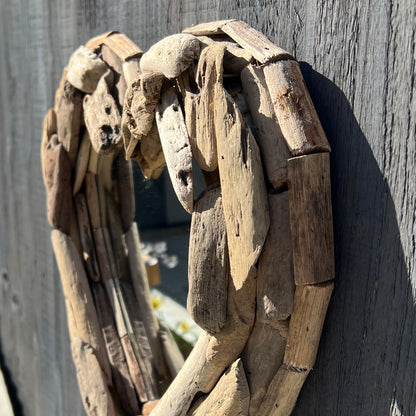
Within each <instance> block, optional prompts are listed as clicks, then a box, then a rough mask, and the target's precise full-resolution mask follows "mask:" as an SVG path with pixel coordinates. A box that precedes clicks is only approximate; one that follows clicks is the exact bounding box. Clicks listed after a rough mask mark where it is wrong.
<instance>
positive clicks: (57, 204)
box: [43, 134, 73, 234]
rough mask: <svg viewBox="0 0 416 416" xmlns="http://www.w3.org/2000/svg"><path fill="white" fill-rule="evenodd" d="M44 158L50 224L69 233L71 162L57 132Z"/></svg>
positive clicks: (71, 214) (71, 213) (71, 211)
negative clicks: (59, 141)
mask: <svg viewBox="0 0 416 416" xmlns="http://www.w3.org/2000/svg"><path fill="white" fill-rule="evenodd" d="M43 158H44V159H43V169H44V170H43V175H44V178H45V187H46V196H47V211H48V221H49V224H50V225H51V226H52V227H54V228H57V229H59V230H61V231H63V232H64V233H65V234H69V232H70V229H71V217H72V216H73V206H72V186H71V162H70V160H69V157H68V153H67V152H66V150H65V149H64V147H63V144H62V143H58V137H57V135H56V134H54V135H53V136H52V138H51V139H50V141H49V144H48V145H47V148H46V150H45V151H44V152H43Z"/></svg>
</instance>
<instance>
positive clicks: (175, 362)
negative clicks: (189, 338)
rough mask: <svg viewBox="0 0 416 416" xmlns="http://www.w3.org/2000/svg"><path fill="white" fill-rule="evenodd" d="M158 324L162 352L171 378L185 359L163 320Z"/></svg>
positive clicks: (175, 374)
mask: <svg viewBox="0 0 416 416" xmlns="http://www.w3.org/2000/svg"><path fill="white" fill-rule="evenodd" d="M159 325H160V329H159V338H160V342H161V344H162V349H163V354H164V356H165V360H166V364H167V366H168V369H169V372H170V375H171V377H172V379H174V378H175V377H176V376H177V374H178V373H179V371H180V369H181V368H182V367H183V364H184V362H185V360H184V358H183V356H182V353H181V352H180V350H179V348H178V344H177V343H176V341H175V339H174V338H173V335H172V333H171V332H170V329H169V328H168V327H167V326H166V325H165V324H164V323H163V322H160V323H159Z"/></svg>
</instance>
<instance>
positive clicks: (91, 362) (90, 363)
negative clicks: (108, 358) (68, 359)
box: [71, 337, 122, 416]
mask: <svg viewBox="0 0 416 416" xmlns="http://www.w3.org/2000/svg"><path fill="white" fill-rule="evenodd" d="M71 350H72V358H73V360H74V364H75V368H76V370H77V379H78V385H79V390H80V392H81V398H82V403H83V405H84V409H85V411H86V412H87V414H88V416H103V415H107V416H121V415H122V413H121V411H120V409H119V408H118V405H117V400H115V399H114V398H113V397H112V394H111V392H110V389H109V386H108V385H107V382H106V375H105V373H104V372H103V369H102V367H101V365H100V362H99V360H98V357H97V355H96V351H95V350H94V348H93V347H92V346H91V345H89V344H88V343H87V342H84V341H83V340H82V339H81V338H79V337H75V338H73V339H72V340H71Z"/></svg>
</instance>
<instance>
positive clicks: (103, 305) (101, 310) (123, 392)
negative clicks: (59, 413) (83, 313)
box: [91, 283, 139, 415]
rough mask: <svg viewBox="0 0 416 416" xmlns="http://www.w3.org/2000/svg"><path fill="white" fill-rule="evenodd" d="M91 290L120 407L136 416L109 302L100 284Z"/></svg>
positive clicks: (130, 381) (136, 408)
mask: <svg viewBox="0 0 416 416" xmlns="http://www.w3.org/2000/svg"><path fill="white" fill-rule="evenodd" d="M91 290H92V294H93V296H94V303H95V307H96V309H97V315H98V320H99V322H100V325H101V330H102V333H103V338H104V342H105V346H106V350H107V355H108V360H109V362H110V367H111V372H112V376H113V382H114V387H115V389H116V391H117V396H118V399H119V401H120V405H121V407H122V408H123V409H124V410H125V411H127V412H128V414H129V415H137V414H138V413H139V403H138V401H137V398H136V393H135V390H134V386H133V383H132V380H131V378H130V374H129V370H128V367H127V364H126V358H125V356H124V352H123V347H122V345H121V342H120V338H119V337H118V334H117V330H116V327H115V322H114V318H113V311H112V309H111V306H110V303H109V300H108V298H107V295H106V293H105V290H104V288H103V287H102V285H101V284H100V283H93V284H92V286H91Z"/></svg>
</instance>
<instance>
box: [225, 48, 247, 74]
mask: <svg viewBox="0 0 416 416" xmlns="http://www.w3.org/2000/svg"><path fill="white" fill-rule="evenodd" d="M223 43H224V44H225V47H226V50H225V54H224V72H225V73H227V74H240V73H241V71H242V70H243V69H244V68H245V67H246V66H247V65H249V64H250V63H252V62H253V61H254V58H253V56H252V55H251V53H250V52H249V51H247V50H246V49H243V48H241V47H240V46H238V45H236V44H235V43H233V42H223Z"/></svg>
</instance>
